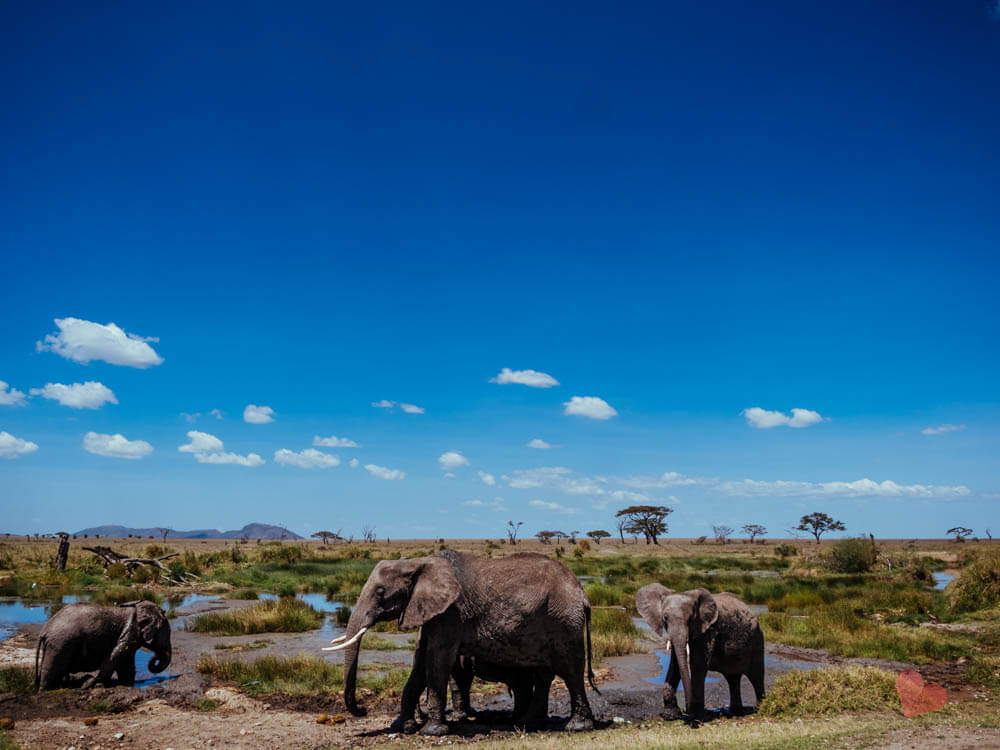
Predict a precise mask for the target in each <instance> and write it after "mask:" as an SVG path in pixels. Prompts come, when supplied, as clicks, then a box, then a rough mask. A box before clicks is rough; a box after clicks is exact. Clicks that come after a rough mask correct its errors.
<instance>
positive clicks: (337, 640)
mask: <svg viewBox="0 0 1000 750" xmlns="http://www.w3.org/2000/svg"><path fill="white" fill-rule="evenodd" d="M346 640H347V636H346V635H342V636H340V638H334V639H333V640H332V641H330V643H340V642H341V641H346Z"/></svg>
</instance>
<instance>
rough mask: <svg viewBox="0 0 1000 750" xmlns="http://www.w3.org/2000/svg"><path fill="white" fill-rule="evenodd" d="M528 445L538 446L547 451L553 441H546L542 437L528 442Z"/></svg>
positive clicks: (530, 446) (531, 446)
mask: <svg viewBox="0 0 1000 750" xmlns="http://www.w3.org/2000/svg"><path fill="white" fill-rule="evenodd" d="M528 447H529V448H537V449H538V450H540V451H547V450H548V449H549V448H551V447H552V443H546V442H545V441H544V440H542V439H541V438H535V439H534V440H532V441H531V442H529V443H528Z"/></svg>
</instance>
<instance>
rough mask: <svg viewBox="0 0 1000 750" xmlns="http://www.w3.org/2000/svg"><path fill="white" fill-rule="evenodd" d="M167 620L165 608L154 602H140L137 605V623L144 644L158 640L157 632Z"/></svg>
mask: <svg viewBox="0 0 1000 750" xmlns="http://www.w3.org/2000/svg"><path fill="white" fill-rule="evenodd" d="M165 621H166V618H165V615H164V614H163V610H162V609H160V608H159V607H157V606H156V605H155V604H153V603H152V602H139V603H138V604H137V605H135V624H136V625H137V626H138V629H139V637H140V640H141V641H142V642H143V643H144V644H145V643H154V642H155V641H156V634H157V632H159V630H160V628H161V627H162V625H163V623H164V622H165Z"/></svg>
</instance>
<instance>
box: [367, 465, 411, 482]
mask: <svg viewBox="0 0 1000 750" xmlns="http://www.w3.org/2000/svg"><path fill="white" fill-rule="evenodd" d="M365 471H367V472H368V473H369V474H371V475H372V476H373V477H378V478H379V479H388V480H390V481H391V480H396V479H405V478H406V472H405V471H400V470H399V469H388V468H386V467H385V466H379V465H378V464H365Z"/></svg>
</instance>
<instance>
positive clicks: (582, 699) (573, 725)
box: [533, 636, 594, 732]
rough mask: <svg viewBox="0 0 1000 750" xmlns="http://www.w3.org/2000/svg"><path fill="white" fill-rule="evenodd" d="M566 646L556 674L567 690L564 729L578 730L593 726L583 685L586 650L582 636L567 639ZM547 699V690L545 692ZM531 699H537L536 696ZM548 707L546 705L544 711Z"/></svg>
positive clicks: (592, 715)
mask: <svg viewBox="0 0 1000 750" xmlns="http://www.w3.org/2000/svg"><path fill="white" fill-rule="evenodd" d="M567 645H568V648H566V649H565V651H564V652H563V654H562V659H561V662H562V664H561V668H560V669H557V670H556V674H558V675H559V676H560V677H562V678H563V682H565V683H566V689H567V690H569V702H570V708H571V711H570V717H569V722H568V723H567V724H566V730H567V731H570V732H579V731H582V730H588V729H593V728H594V714H593V712H592V711H591V710H590V702H589V701H588V700H587V689H586V688H585V687H584V672H585V671H586V663H587V659H586V650H585V648H584V643H583V638H582V636H581V637H577V638H572V639H567ZM545 697H546V701H547V700H548V691H546V694H545ZM533 700H535V701H537V700H539V699H538V697H537V696H536V697H535V698H534V699H533ZM547 711H548V708H547V707H546V712H547Z"/></svg>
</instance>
